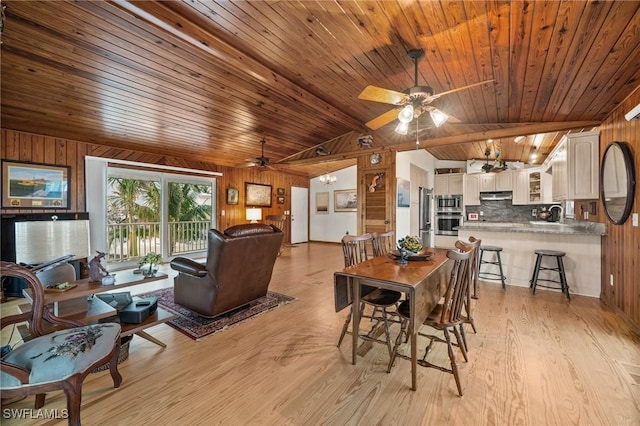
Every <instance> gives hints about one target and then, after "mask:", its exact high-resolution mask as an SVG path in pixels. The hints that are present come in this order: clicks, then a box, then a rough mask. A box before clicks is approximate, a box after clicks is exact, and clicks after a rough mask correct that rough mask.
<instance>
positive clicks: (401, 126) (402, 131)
mask: <svg viewBox="0 0 640 426" xmlns="http://www.w3.org/2000/svg"><path fill="white" fill-rule="evenodd" d="M408 132H409V122H408V121H407V122H406V123H405V122H403V121H401V122H400V123H398V126H397V127H396V133H398V134H399V135H406V134H407V133H408Z"/></svg>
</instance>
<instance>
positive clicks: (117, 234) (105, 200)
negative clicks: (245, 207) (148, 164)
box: [86, 158, 216, 267]
mask: <svg viewBox="0 0 640 426" xmlns="http://www.w3.org/2000/svg"><path fill="white" fill-rule="evenodd" d="M86 162H87V166H86V170H87V177H86V180H87V188H91V189H92V191H89V189H88V190H87V209H88V211H89V218H90V222H91V249H92V250H93V251H96V250H98V251H104V252H106V253H107V254H108V256H107V263H108V264H111V265H116V264H117V265H119V266H121V267H132V266H133V265H135V264H136V263H137V259H138V258H139V257H141V256H144V255H145V254H146V253H149V252H152V251H153V252H156V253H160V254H162V258H163V259H169V258H170V257H173V256H176V255H181V254H189V255H190V256H198V255H200V254H202V255H204V254H205V251H206V250H207V234H208V230H209V229H210V228H215V226H216V224H215V214H213V212H214V211H215V200H216V197H215V187H216V180H215V178H213V177H200V176H190V175H182V174H174V173H166V172H164V171H148V170H139V169H127V168H120V167H113V166H112V165H111V164H107V162H106V161H105V159H95V158H87V160H86Z"/></svg>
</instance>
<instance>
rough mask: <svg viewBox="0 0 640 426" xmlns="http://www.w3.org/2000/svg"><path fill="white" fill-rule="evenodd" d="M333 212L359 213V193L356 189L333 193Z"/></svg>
mask: <svg viewBox="0 0 640 426" xmlns="http://www.w3.org/2000/svg"><path fill="white" fill-rule="evenodd" d="M333 211H336V212H355V211H358V192H357V191H356V190H355V189H338V190H335V191H333Z"/></svg>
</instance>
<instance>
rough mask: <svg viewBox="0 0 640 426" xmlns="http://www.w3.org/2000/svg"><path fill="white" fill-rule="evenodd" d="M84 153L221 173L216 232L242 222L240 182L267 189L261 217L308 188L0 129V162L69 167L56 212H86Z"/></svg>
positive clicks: (259, 174)
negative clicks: (66, 197)
mask: <svg viewBox="0 0 640 426" xmlns="http://www.w3.org/2000/svg"><path fill="white" fill-rule="evenodd" d="M86 155H90V156H94V157H102V158H113V159H117V160H129V161H139V162H142V163H150V164H160V165H166V166H173V167H183V168H188V169H197V170H207V171H217V172H221V173H222V176H221V177H218V179H217V205H218V209H217V212H216V214H217V215H218V228H220V229H225V228H227V227H229V226H231V225H237V224H240V223H246V219H245V206H244V200H245V194H244V183H245V182H253V183H261V184H267V185H271V186H272V189H273V191H272V192H273V195H272V205H271V208H263V209H262V215H263V217H265V216H266V215H268V214H283V213H284V212H285V211H287V210H291V187H292V186H297V187H301V188H308V187H309V179H308V178H306V177H303V176H296V175H291V174H287V173H280V172H277V171H272V170H268V169H262V168H258V167H249V168H233V167H221V166H217V165H215V164H212V163H205V162H202V161H197V160H191V159H184V158H179V157H171V156H164V155H160V154H152V153H147V152H140V151H132V150H128V149H120V148H110V147H107V146H104V145H98V144H92V143H88V142H79V141H73V140H68V139H59V138H54V137H50V136H45V135H36V134H31V133H25V132H18V131H14V130H8V129H2V140H1V144H0V157H1V158H2V159H6V160H17V161H28V162H33V163H45V164H55V165H64V166H71V177H70V179H71V188H70V196H71V199H70V204H69V205H70V208H69V210H58V211H68V212H81V211H85V210H86V198H85V177H84V176H85V173H84V172H85V170H84V157H85V156H86ZM227 188H238V190H239V192H240V199H239V202H238V205H227V203H226V189H227ZM277 188H284V189H285V202H284V204H278V203H277V198H276V197H277V195H276V189H277ZM55 211H56V210H47V212H52V213H53V212H55ZM0 212H2V213H3V214H5V213H34V212H36V213H40V212H42V210H17V209H2V210H0ZM223 212H224V213H223ZM223 214H224V216H223ZM286 233H287V235H286V237H285V241H290V232H289V226H287V229H286Z"/></svg>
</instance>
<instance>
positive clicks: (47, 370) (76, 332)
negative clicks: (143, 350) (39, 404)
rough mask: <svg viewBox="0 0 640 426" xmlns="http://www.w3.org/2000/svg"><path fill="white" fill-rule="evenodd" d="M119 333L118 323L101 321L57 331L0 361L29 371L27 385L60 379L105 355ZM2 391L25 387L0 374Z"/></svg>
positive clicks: (16, 349)
mask: <svg viewBox="0 0 640 426" xmlns="http://www.w3.org/2000/svg"><path fill="white" fill-rule="evenodd" d="M119 336H120V325H119V324H117V323H104V324H96V325H89V326H85V327H77V328H71V329H68V330H61V331H57V332H54V333H51V334H47V335H45V336H42V337H39V338H37V339H33V340H30V341H27V342H25V343H23V344H22V345H20V346H18V347H16V348H15V349H13V350H12V351H11V352H9V353H8V354H7V355H6V356H5V357H4V358H2V361H5V362H8V363H11V364H15V365H18V366H21V367H24V368H26V369H27V370H29V371H30V374H29V384H42V383H45V382H54V381H60V380H63V379H65V378H67V377H69V376H71V375H73V374H76V373H82V372H84V371H85V370H87V369H88V368H89V367H90V366H91V365H92V364H93V363H95V362H96V361H98V360H99V359H102V358H104V357H106V356H107V355H109V354H110V353H111V351H112V350H113V345H114V342H115V341H116V339H118V338H119ZM0 386H1V389H2V390H7V389H11V388H16V387H22V386H26V385H23V384H21V383H20V381H19V380H18V379H16V378H15V377H13V376H11V375H10V374H7V373H0Z"/></svg>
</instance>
